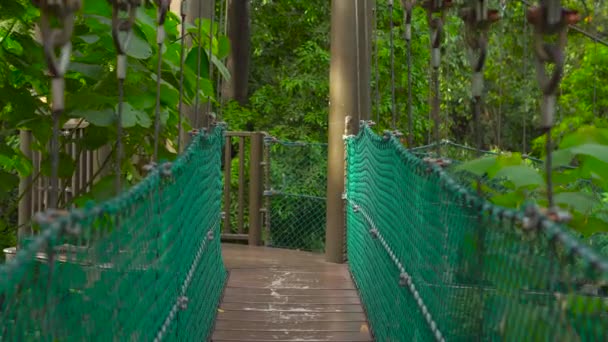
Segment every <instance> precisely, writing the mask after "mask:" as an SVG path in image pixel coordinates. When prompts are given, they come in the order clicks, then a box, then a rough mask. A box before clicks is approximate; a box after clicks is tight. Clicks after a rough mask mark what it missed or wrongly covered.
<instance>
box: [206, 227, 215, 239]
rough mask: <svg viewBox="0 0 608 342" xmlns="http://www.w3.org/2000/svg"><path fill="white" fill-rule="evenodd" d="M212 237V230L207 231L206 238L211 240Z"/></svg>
mask: <svg viewBox="0 0 608 342" xmlns="http://www.w3.org/2000/svg"><path fill="white" fill-rule="evenodd" d="M213 239H214V235H213V231H211V230H210V231H208V232H207V240H209V241H212V240H213Z"/></svg>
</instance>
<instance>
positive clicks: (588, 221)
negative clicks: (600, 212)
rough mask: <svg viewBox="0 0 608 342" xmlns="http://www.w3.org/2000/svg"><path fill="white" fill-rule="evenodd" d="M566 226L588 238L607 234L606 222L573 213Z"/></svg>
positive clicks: (607, 223) (607, 224)
mask: <svg viewBox="0 0 608 342" xmlns="http://www.w3.org/2000/svg"><path fill="white" fill-rule="evenodd" d="M568 226H569V227H570V228H572V229H574V230H575V231H577V232H579V233H580V234H582V235H583V237H589V236H592V235H593V234H596V233H608V222H606V221H605V220H603V219H601V218H599V217H594V216H586V215H581V214H578V213H576V212H575V213H574V215H573V218H572V221H570V223H569V224H568Z"/></svg>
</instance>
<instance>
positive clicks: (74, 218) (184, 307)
mask: <svg viewBox="0 0 608 342" xmlns="http://www.w3.org/2000/svg"><path fill="white" fill-rule="evenodd" d="M223 131H224V129H223V128H220V127H218V128H216V129H215V130H214V131H213V132H212V133H210V134H209V135H204V134H201V135H197V136H195V137H194V138H193V142H192V143H191V144H190V145H189V147H188V148H187V150H186V151H185V152H184V153H183V154H182V155H181V156H180V157H178V158H177V159H176V160H175V161H174V162H173V163H172V164H170V163H164V164H161V165H160V166H159V167H157V168H155V169H154V170H152V171H151V172H150V174H149V175H148V176H147V177H146V178H145V179H144V180H143V181H142V182H140V183H139V184H137V185H136V186H134V187H133V188H131V189H129V190H128V191H126V192H125V193H122V194H121V195H120V196H118V197H117V198H114V199H112V200H109V201H107V202H104V203H100V204H97V205H90V206H87V207H86V208H84V209H78V210H72V211H70V212H69V213H52V212H49V213H46V214H44V215H41V216H40V217H38V222H40V226H41V234H40V235H39V236H36V237H33V238H32V239H30V241H28V242H27V244H26V245H25V247H24V248H22V249H21V250H20V251H19V252H18V253H17V255H16V256H15V258H14V259H13V260H11V261H9V262H8V263H7V264H5V265H0V341H161V340H179V341H203V340H205V339H206V338H207V336H209V333H210V330H211V328H212V325H213V321H214V319H215V313H216V307H217V303H218V301H219V299H220V295H221V292H222V290H223V286H224V282H225V279H226V271H225V269H224V266H223V261H222V257H221V251H220V239H219V222H220V210H221V208H220V204H221V200H220V199H221V193H222V184H221V183H222V181H221V171H220V165H221V163H220V161H221V159H220V158H221V151H222V144H223V141H224V139H223Z"/></svg>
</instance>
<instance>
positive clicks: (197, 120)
mask: <svg viewBox="0 0 608 342" xmlns="http://www.w3.org/2000/svg"><path fill="white" fill-rule="evenodd" d="M202 20H203V0H198V13H197V24H196V34H197V37H196V38H197V42H198V46H197V47H196V92H195V96H194V128H199V125H200V114H201V113H200V101H201V99H200V94H199V92H200V90H201V58H202V53H203V52H202V48H203V39H202V38H203V32H202V30H203V24H202ZM209 62H211V61H209Z"/></svg>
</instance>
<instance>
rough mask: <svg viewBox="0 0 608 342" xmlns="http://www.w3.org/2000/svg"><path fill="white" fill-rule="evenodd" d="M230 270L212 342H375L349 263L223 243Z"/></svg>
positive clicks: (300, 253)
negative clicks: (344, 263) (337, 262)
mask: <svg viewBox="0 0 608 342" xmlns="http://www.w3.org/2000/svg"><path fill="white" fill-rule="evenodd" d="M222 248H223V255H224V262H225V263H226V266H227V267H228V269H229V271H230V275H229V278H228V285H227V287H226V290H225V293H224V298H223V299H222V303H221V304H220V309H219V310H218V315H217V321H216V325H215V332H214V333H213V336H212V341H345V342H346V341H348V342H355V341H373V339H372V337H371V335H370V332H369V327H368V325H367V321H366V317H365V314H364V312H363V308H362V306H361V302H360V300H359V296H358V294H357V291H356V290H355V287H354V285H353V282H352V279H351V277H350V273H349V271H348V267H347V265H336V264H330V263H327V262H325V261H324V257H323V255H319V254H312V253H306V252H299V251H290V250H283V249H273V248H263V247H248V246H239V245H230V244H224V245H222Z"/></svg>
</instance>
